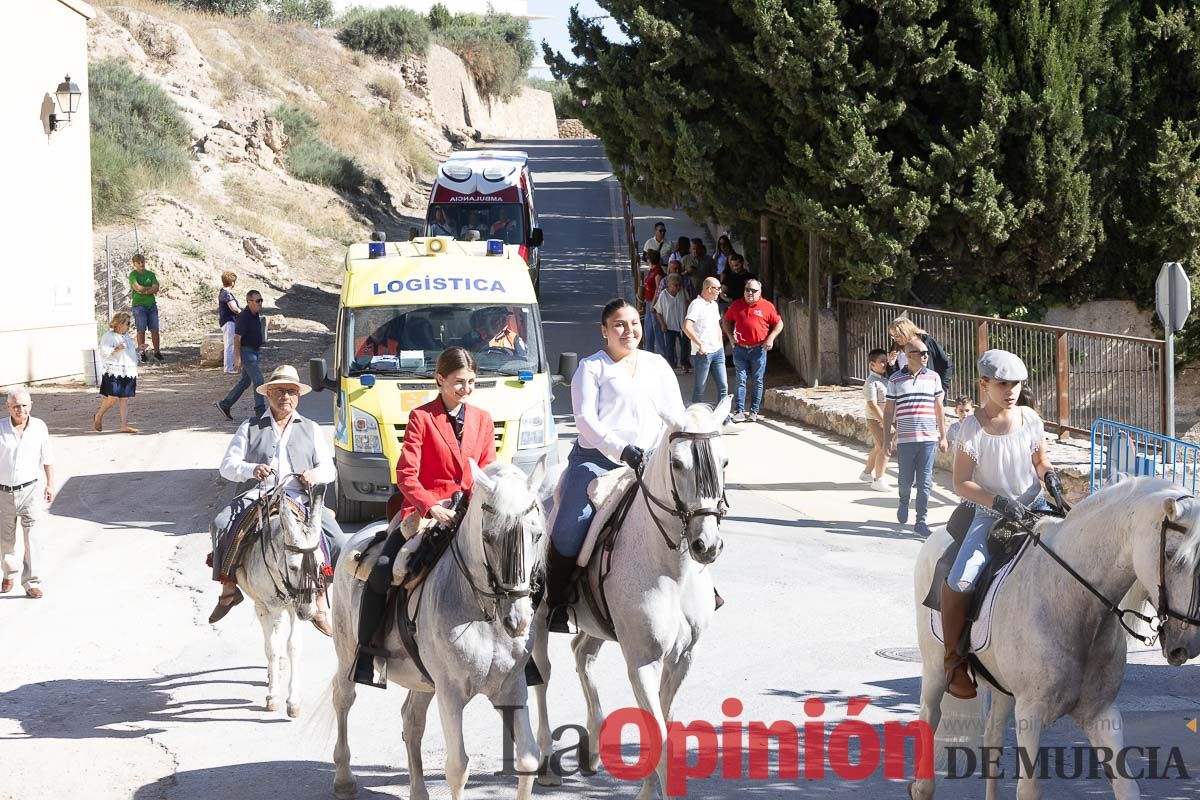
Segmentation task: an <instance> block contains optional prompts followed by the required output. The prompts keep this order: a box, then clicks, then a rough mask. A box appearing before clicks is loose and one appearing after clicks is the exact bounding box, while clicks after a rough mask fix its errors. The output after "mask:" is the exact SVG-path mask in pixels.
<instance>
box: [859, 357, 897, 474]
mask: <svg viewBox="0 0 1200 800" xmlns="http://www.w3.org/2000/svg"><path fill="white" fill-rule="evenodd" d="M887 357H888V354H887V352H886V351H884V350H878V349H877V350H872V351H871V352H870V353H868V354H867V369H868V370H870V373H869V374H868V375H867V382H866V383H864V384H863V397H864V398H865V399H866V402H867V427H868V428H870V430H871V438H872V439H873V440H874V442H875V446H874V447H872V448H871V452H870V453H868V454H867V463H866V465H865V466H864V467H863V471H862V474H861V475H859V476H858V479H859V480H860V481H863V482H865V483H870V484H871V488H872V489H874V490H875V491H877V492H886V491H889V489H888V485H887V482H885V481H884V479H883V471H884V470H885V469H886V468H887V462H888V454H887V435H886V433H885V431H884V429H883V408H884V406H885V405H886V404H887V378H886V377H885V376H886V375H887V366H888V365H887Z"/></svg>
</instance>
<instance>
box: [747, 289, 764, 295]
mask: <svg viewBox="0 0 1200 800" xmlns="http://www.w3.org/2000/svg"><path fill="white" fill-rule="evenodd" d="M746 294H762V289H747V290H746Z"/></svg>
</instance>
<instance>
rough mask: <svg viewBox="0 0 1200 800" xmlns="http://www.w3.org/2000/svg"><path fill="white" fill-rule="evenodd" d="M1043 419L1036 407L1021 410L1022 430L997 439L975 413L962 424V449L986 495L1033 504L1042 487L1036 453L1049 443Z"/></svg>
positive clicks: (960, 437)
mask: <svg viewBox="0 0 1200 800" xmlns="http://www.w3.org/2000/svg"><path fill="white" fill-rule="evenodd" d="M1045 440H1046V430H1045V426H1044V425H1042V418H1041V417H1039V416H1038V415H1037V412H1035V411H1034V410H1033V409H1032V408H1028V407H1024V406H1022V407H1021V427H1019V428H1017V429H1016V430H1015V431H1012V432H1010V433H1006V434H1002V435H1000V436H995V435H992V434H990V433H988V432H987V431H985V430H984V429H983V426H982V425H981V424H980V422H979V417H978V416H976V415H975V414H972V415H971V416H969V417H967V418H966V419H964V420H963V421H962V426H961V427H960V428H959V431H958V449H959V450H962V451H963V452H964V453H966V454H967V455H968V456H970V457H971V460H972V461H974V462H975V472H974V473H973V475H972V479H973V480H974V481H975V482H976V483H978V484H979V485H980V487H981V488H982V489H983V490H984V491H985V492H990V493H992V494H1002V495H1004V496H1005V497H1007V498H1009V499H1012V500H1019V501H1021V502H1022V503H1026V504H1028V503H1031V502H1033V501H1034V500H1036V499H1037V496H1038V494H1040V493H1041V491H1042V487H1041V485H1040V484H1039V483H1038V475H1037V469H1036V468H1035V467H1034V466H1033V454H1034V452H1035V451H1037V450H1041V449H1042V446H1043V445H1044V444H1045Z"/></svg>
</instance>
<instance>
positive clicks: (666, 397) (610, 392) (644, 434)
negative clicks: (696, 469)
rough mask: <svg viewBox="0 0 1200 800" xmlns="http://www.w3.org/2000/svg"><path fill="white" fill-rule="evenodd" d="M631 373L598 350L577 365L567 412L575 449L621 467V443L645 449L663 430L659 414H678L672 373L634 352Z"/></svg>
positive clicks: (655, 358) (658, 360) (661, 362)
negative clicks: (576, 434)
mask: <svg viewBox="0 0 1200 800" xmlns="http://www.w3.org/2000/svg"><path fill="white" fill-rule="evenodd" d="M628 357H629V358H636V359H637V367H636V370H635V371H634V374H633V375H630V372H629V369H628V367H627V366H625V365H623V364H618V363H617V362H615V361H613V360H612V358H610V357H609V355H608V353H606V352H605V351H603V350H600V351H598V352H596V353H593V354H592V355H590V356H588V357H587V358H585V359H583V360H582V361H580V362H579V368H578V369H576V370H575V377H574V378H572V379H571V409H572V411H574V413H575V425H576V427H577V428H578V429H579V440H578V441H579V445H580V446H581V447H588V448H592V449H594V450H599V451H600V452H601V453H603V454H604V455H605V457H606V458H608V459H609V460H611V461H614V462H616V463H618V464H619V463H621V451H622V450H624V449H625V446H626V445H630V444H632V445H635V446H636V447H640V448H642V449H643V450H649V449H650V448H651V447H654V446H655V445H656V444H658V440H659V439H660V438H661V437H662V432H663V428H664V427H665V426H664V424H663V421H662V418H661V417H659V411H664V412H667V413H669V414H674V415H682V414H683V411H684V407H683V398H682V396H681V395H680V393H679V382H678V381H677V380H676V378H675V371H674V370H672V369H671V366H670V365H669V364H667V360H666V359H665V358H663V357H662V356H660V355H657V354H656V353H648V352H646V351H645V350H639V351H637V353H635V354H634V355H633V356H628Z"/></svg>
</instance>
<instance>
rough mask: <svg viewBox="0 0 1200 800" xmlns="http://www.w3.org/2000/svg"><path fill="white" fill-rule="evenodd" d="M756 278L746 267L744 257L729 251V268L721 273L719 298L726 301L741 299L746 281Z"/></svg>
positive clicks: (744, 291) (744, 292)
mask: <svg viewBox="0 0 1200 800" xmlns="http://www.w3.org/2000/svg"><path fill="white" fill-rule="evenodd" d="M757 278H758V276H757V275H755V274H754V273H753V272H750V271H749V270H747V269H746V259H745V258H743V257H742V255H741V254H740V253H730V254H729V269H727V270H725V272H723V273H722V274H721V299H722V300H724V301H725V302H726V303H733V302H735V301H737V300H741V299H742V298H743V297H744V296H745V294H746V281H748V280H757Z"/></svg>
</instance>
